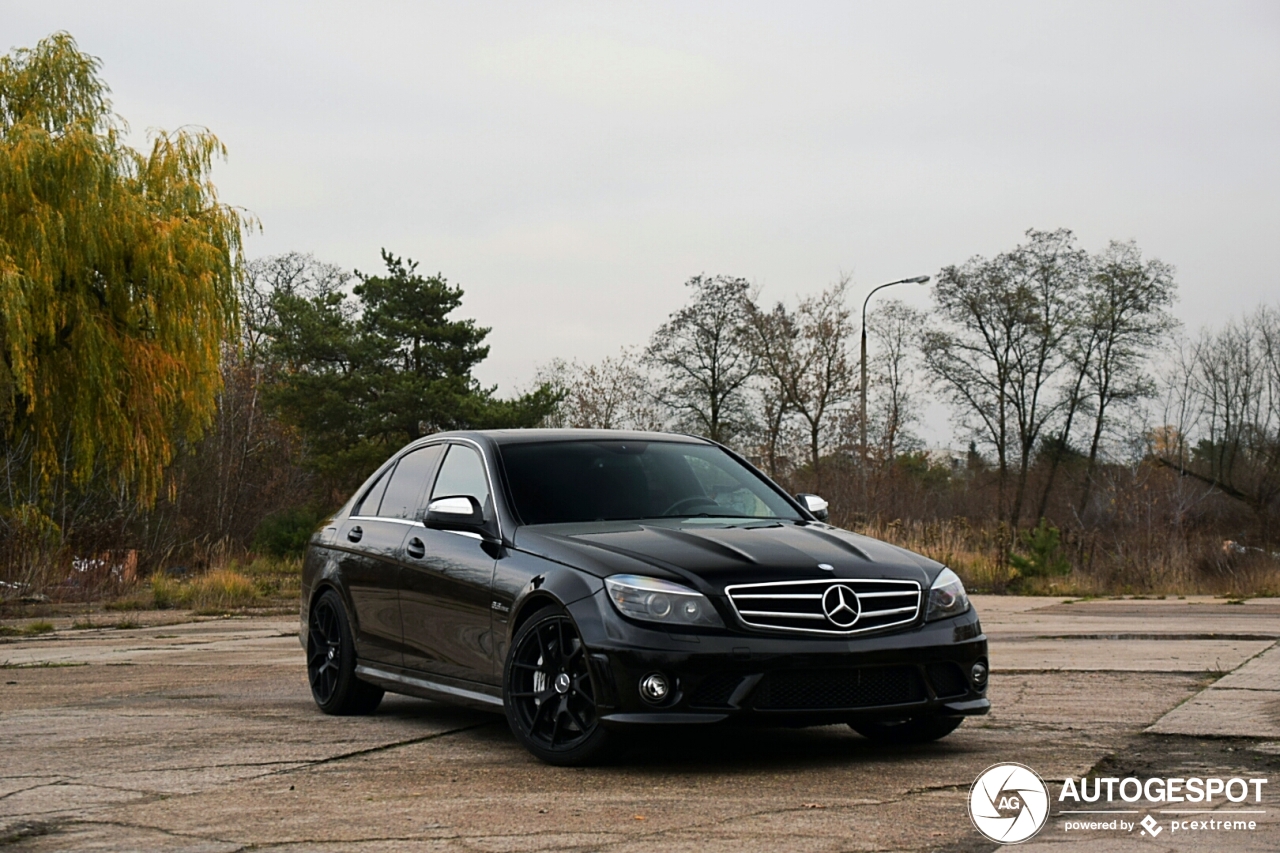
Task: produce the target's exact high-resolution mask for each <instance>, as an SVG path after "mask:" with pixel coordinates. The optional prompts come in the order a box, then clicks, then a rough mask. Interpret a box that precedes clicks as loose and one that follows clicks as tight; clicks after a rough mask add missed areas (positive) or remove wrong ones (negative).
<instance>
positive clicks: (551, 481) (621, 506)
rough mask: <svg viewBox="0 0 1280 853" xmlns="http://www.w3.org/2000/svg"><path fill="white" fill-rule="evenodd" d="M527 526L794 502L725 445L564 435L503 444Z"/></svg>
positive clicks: (773, 507) (741, 512) (759, 510)
mask: <svg viewBox="0 0 1280 853" xmlns="http://www.w3.org/2000/svg"><path fill="white" fill-rule="evenodd" d="M499 452H500V453H501V454H502V464H503V467H504V468H505V470H506V474H507V482H508V484H509V485H510V486H511V496H512V498H513V500H514V502H515V509H516V512H517V513H518V514H519V515H520V518H521V519H522V520H523V522H524V523H525V524H556V523H564V522H582V521H609V520H619V519H633V518H692V517H704V518H786V519H792V520H799V518H800V516H799V514H797V512H796V511H795V509H794V508H793V507H792V506H791V505H790V504H789V503H788V502H787V500H786V499H785V498H784V497H783V496H782V495H780V494H778V493H777V492H776V491H774V490H773V489H772V488H770V486H769V485H768V484H767V483H766V482H765V481H764V480H762V479H761V478H760V476H758V475H757V474H756V473H755V472H754V471H752V470H751V469H749V468H747V467H745V466H744V465H743V464H742V463H740V462H738V461H737V460H736V459H734V458H733V457H732V456H730V455H729V454H727V453H725V452H724V451H723V450H721V449H720V448H718V447H711V446H708V445H700V444H688V443H683V442H680V443H676V442H657V441H653V442H643V441H612V440H604V441H563V442H548V443H545V444H544V443H536V444H535V443H530V444H523V443H521V444H509V445H504V446H502V447H500V449H499Z"/></svg>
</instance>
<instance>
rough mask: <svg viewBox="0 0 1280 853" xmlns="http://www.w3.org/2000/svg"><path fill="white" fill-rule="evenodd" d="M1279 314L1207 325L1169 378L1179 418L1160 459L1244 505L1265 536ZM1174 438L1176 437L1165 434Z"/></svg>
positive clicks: (1277, 464) (1278, 385)
mask: <svg viewBox="0 0 1280 853" xmlns="http://www.w3.org/2000/svg"><path fill="white" fill-rule="evenodd" d="M1278 343H1280V312H1277V311H1276V310H1275V309H1272V308H1267V307H1260V308H1258V309H1257V310H1255V311H1254V312H1253V313H1252V314H1249V315H1247V316H1246V317H1245V318H1244V319H1243V320H1242V321H1239V322H1236V321H1232V322H1230V323H1228V324H1226V325H1225V326H1224V327H1223V328H1222V329H1220V330H1218V331H1212V330H1205V331H1202V332H1201V333H1200V336H1199V338H1198V339H1197V340H1196V341H1195V342H1194V343H1193V344H1192V345H1190V346H1189V347H1186V348H1184V349H1183V351H1182V358H1181V359H1180V361H1179V364H1178V367H1177V369H1176V370H1174V371H1173V373H1172V376H1171V377H1170V379H1169V386H1170V391H1171V393H1170V396H1169V398H1170V405H1169V408H1170V409H1173V410H1175V411H1176V412H1177V413H1178V415H1179V418H1178V421H1179V422H1178V423H1177V424H1171V425H1170V426H1168V427H1165V428H1163V430H1161V433H1160V437H1161V438H1162V439H1164V440H1163V442H1162V444H1163V445H1164V448H1163V449H1164V452H1163V453H1160V452H1158V451H1157V453H1156V459H1157V461H1159V462H1160V463H1162V464H1164V465H1166V466H1168V467H1170V468H1174V469H1175V470H1177V471H1178V472H1179V473H1181V474H1182V475H1183V476H1186V477H1191V478H1192V479H1195V480H1198V481H1200V482H1202V483H1204V484H1206V485H1208V486H1209V487H1211V488H1212V489H1216V490H1218V491H1220V492H1222V493H1224V494H1226V495H1229V496H1231V497H1233V498H1235V499H1236V500H1239V501H1240V502H1242V503H1243V504H1245V505H1246V506H1248V507H1249V508H1250V509H1251V510H1253V512H1254V513H1255V517H1256V518H1257V519H1258V522H1259V525H1260V529H1262V531H1263V534H1264V535H1267V534H1266V530H1267V521H1266V520H1267V518H1268V517H1269V512H1270V510H1271V509H1272V508H1273V506H1274V505H1275V503H1276V501H1277V499H1278V498H1280V347H1278V346H1277V344H1278ZM1170 435H1174V436H1176V438H1177V441H1176V442H1171V441H1169V439H1168V436H1170Z"/></svg>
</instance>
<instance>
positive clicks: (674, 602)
mask: <svg viewBox="0 0 1280 853" xmlns="http://www.w3.org/2000/svg"><path fill="white" fill-rule="evenodd" d="M604 585H605V588H607V589H608V590H609V598H611V599H613V603H614V605H616V606H617V608H618V610H620V611H621V612H622V615H624V616H630V617H631V618H632V619H643V620H644V621H646V622H662V623H664V624H666V625H672V626H680V625H697V626H699V627H702V628H723V627H724V623H723V622H721V621H720V615H719V614H718V613H716V609H715V608H714V607H712V606H711V602H710V601H708V600H707V597H706V596H705V595H703V594H702V593H699V592H694V591H693V590H691V589H689V588H688V587H687V586H681V585H680V584H678V583H672V582H671V581H664V580H658V579H657V578H646V577H642V576H640V575H614V576H613V577H609V578H605V579H604Z"/></svg>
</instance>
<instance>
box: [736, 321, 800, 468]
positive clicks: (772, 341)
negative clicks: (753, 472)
mask: <svg viewBox="0 0 1280 853" xmlns="http://www.w3.org/2000/svg"><path fill="white" fill-rule="evenodd" d="M748 309H749V315H748V316H749V328H750V330H751V345H752V347H754V348H755V351H756V355H757V357H758V359H759V364H760V373H759V377H758V380H757V387H756V402H757V406H758V415H759V418H758V423H759V424H760V425H761V428H762V429H761V435H762V437H763V439H764V440H763V442H762V447H761V450H762V451H763V453H762V455H763V457H764V461H765V465H766V467H768V469H769V476H771V477H777V476H779V474H780V473H781V469H782V466H783V459H784V457H785V450H784V448H785V447H786V444H787V426H788V423H789V421H790V419H791V418H792V417H793V415H794V414H795V412H794V410H793V408H792V405H791V387H792V385H793V384H794V383H793V381H792V375H791V373H792V369H793V368H792V366H793V364H794V363H795V362H796V360H797V356H796V353H795V346H796V328H795V318H794V317H792V316H791V312H790V311H788V310H787V307H786V306H785V305H783V304H782V303H781V302H779V303H778V304H776V305H775V306H774V307H773V308H772V309H771V310H769V311H762V310H760V308H759V307H758V306H757V304H756V302H755V300H754V299H753V300H752V301H751V302H750V303H749V304H748Z"/></svg>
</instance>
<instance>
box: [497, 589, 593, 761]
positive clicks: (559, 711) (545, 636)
mask: <svg viewBox="0 0 1280 853" xmlns="http://www.w3.org/2000/svg"><path fill="white" fill-rule="evenodd" d="M502 691H503V700H504V704H505V705H506V711H507V722H508V723H509V724H510V725H511V731H512V732H514V733H515V736H516V738H517V739H518V740H519V741H520V743H522V744H523V745H524V747H525V748H526V749H528V750H529V751H530V752H532V753H533V754H534V755H536V756H537V757H538V758H540V759H542V760H543V761H545V762H547V763H548V764H558V765H562V766H572V765H581V764H591V763H595V762H598V761H600V760H602V759H603V758H604V757H605V756H606V755H607V754H608V752H609V751H610V748H611V746H612V743H611V738H610V732H609V731H608V730H607V729H605V728H604V726H602V725H601V724H600V715H599V713H598V712H597V709H596V691H595V687H594V685H593V684H592V682H591V670H590V668H589V665H588V663H587V649H586V646H584V645H583V643H582V637H581V636H580V635H579V634H578V628H577V626H576V625H574V624H573V620H572V619H571V618H570V617H569V614H568V613H567V612H565V610H564V609H563V608H560V607H551V608H547V609H545V610H542V611H541V612H539V613H536V614H534V615H533V616H532V617H530V619H529V621H528V622H526V623H524V625H522V626H520V630H519V631H517V632H516V636H515V638H514V639H513V640H512V642H511V651H510V653H509V654H508V655H507V665H506V668H505V672H504V674H503V679H502Z"/></svg>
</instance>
